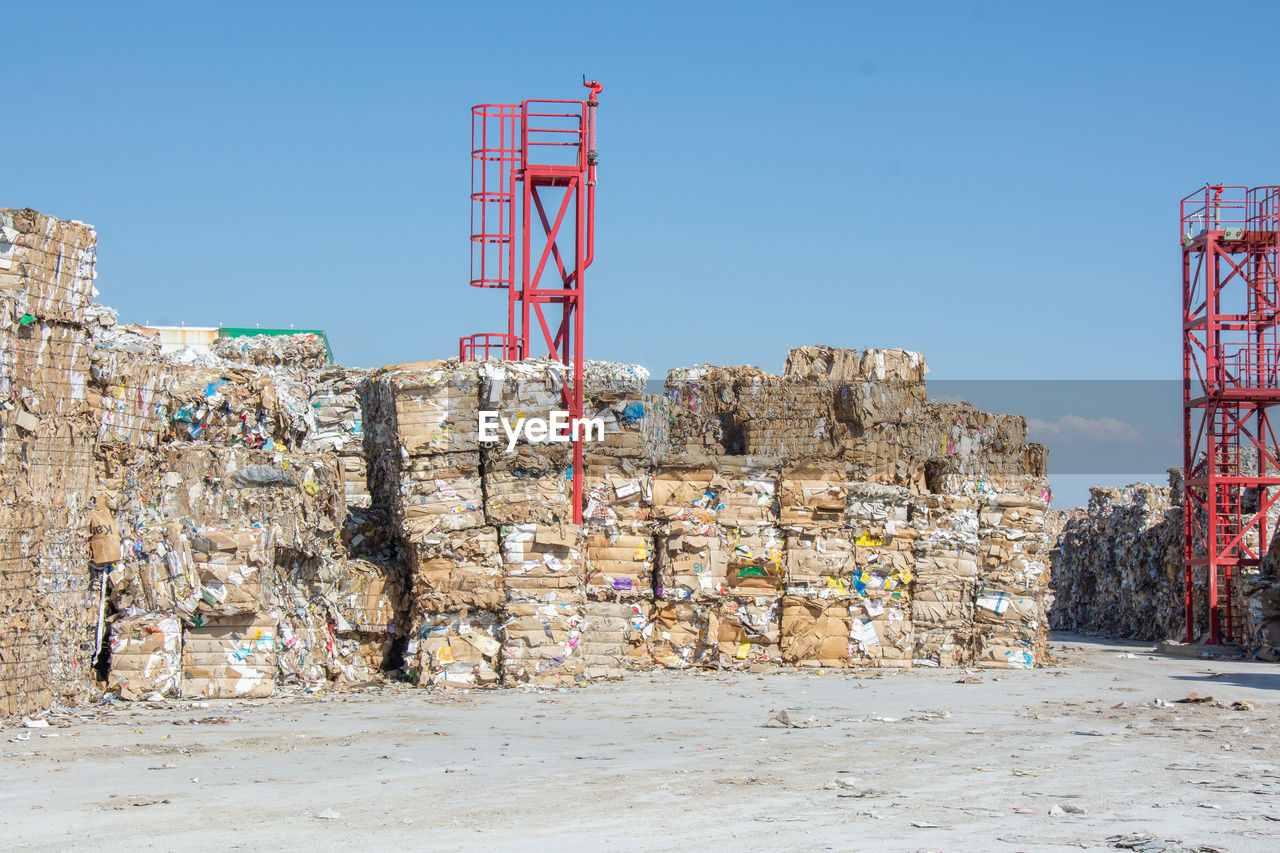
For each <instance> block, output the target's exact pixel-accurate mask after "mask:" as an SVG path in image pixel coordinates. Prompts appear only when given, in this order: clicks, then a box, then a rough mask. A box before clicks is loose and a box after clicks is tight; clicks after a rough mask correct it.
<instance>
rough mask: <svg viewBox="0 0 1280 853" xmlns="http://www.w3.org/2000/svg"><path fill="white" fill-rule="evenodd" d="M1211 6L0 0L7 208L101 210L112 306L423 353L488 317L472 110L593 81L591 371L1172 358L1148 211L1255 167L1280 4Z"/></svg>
mask: <svg viewBox="0 0 1280 853" xmlns="http://www.w3.org/2000/svg"><path fill="white" fill-rule="evenodd" d="M264 7H266V8H264ZM1231 18H1232V21H1233V22H1234V24H1233V25H1232V28H1231V29H1229V30H1224V32H1225V33H1226V34H1227V35H1229V36H1231V38H1228V37H1226V35H1224V36H1223V37H1221V38H1217V37H1213V38H1209V37H1207V36H1205V35H1202V34H1201V32H1200V31H1201V30H1204V29H1205V28H1206V27H1210V26H1212V25H1211V24H1210V23H1208V18H1207V9H1206V7H1205V6H1204V5H1203V4H1199V3H1197V4H1190V3H1186V4H1183V3H1171V2H1161V3H1088V2H1086V3H1078V2H1076V3H1053V4H1048V3H1034V2H1021V3H991V2H975V3H961V2H958V3H942V2H938V3H898V4H885V3H879V2H877V3H857V2H849V3H838V4H825V3H806V4H785V5H784V4H780V3H776V4H755V3H742V2H738V3H726V4H716V3H708V4H691V3H680V4H664V3H643V4H641V3H632V4H611V3H589V4H574V3H554V4H553V3H543V4H536V5H534V4H503V3H486V4H426V3H418V4H409V3H403V4H398V3H386V4H379V5H376V6H370V7H367V8H361V7H358V6H355V5H352V4H329V3H308V4H301V3H298V4H287V3H280V4H270V5H268V4H235V3H231V4H220V5H216V6H214V5H204V6H201V7H196V6H194V5H193V6H184V5H179V4H154V5H148V4H129V5H128V6H126V7H117V8H106V4H88V3H60V4H56V5H51V4H30V3H28V4H18V5H17V6H15V7H14V8H12V9H7V10H6V12H5V16H4V20H5V30H6V39H5V66H6V97H5V115H6V117H7V121H6V125H7V128H6V130H7V131H8V132H7V133H6V140H7V143H8V144H7V145H6V155H7V157H6V160H7V165H6V168H5V170H4V172H3V175H4V177H3V180H2V181H0V205H4V206H31V207H35V208H37V209H40V210H43V211H47V212H49V213H52V214H55V215H57V216H62V217H67V218H77V219H82V220H85V221H88V222H91V223H93V224H94V225H96V226H97V228H98V229H99V234H100V251H99V268H100V274H99V275H100V277H99V281H98V285H99V288H100V290H101V301H103V302H106V303H108V304H111V305H114V306H116V307H118V308H119V309H120V311H121V315H122V318H123V319H124V320H125V321H128V322H152V323H178V322H185V323H187V324H190V325H206V324H208V325H214V324H223V325H253V324H254V323H260V324H262V325H263V326H278V325H284V326H287V325H289V324H290V323H292V324H294V325H296V326H299V327H319V328H324V329H327V330H328V331H329V334H330V338H331V340H332V342H333V345H334V348H335V352H336V354H337V356H338V358H339V359H340V360H341V361H343V362H346V363H350V364H358V365H365V366H372V365H376V364H382V363H389V362H397V361H406V360H413V359H420V358H430V357H439V356H444V355H448V354H450V353H451V352H454V351H455V349H456V340H457V337H458V336H459V335H460V334H463V333H470V332H473V331H482V330H497V329H498V328H499V327H501V326H502V325H503V324H504V315H503V305H502V300H501V299H500V298H498V297H497V296H496V295H495V294H493V293H488V292H483V291H478V290H473V289H471V288H468V287H467V285H466V280H467V276H468V258H469V255H468V243H467V228H468V202H467V193H468V191H469V164H468V148H469V115H468V108H469V107H470V105H471V104H473V103H478V102H482V101H518V100H520V99H522V98H578V97H581V96H582V92H583V90H582V89H581V86H580V82H579V81H580V77H581V75H582V74H583V73H586V74H587V75H588V76H590V77H596V78H598V79H600V80H601V81H602V82H603V83H604V84H605V91H604V94H603V95H602V97H601V106H600V116H599V148H600V153H601V165H600V185H599V195H598V214H597V217H598V223H597V224H598V239H597V260H596V264H595V266H594V267H593V268H592V271H591V275H590V278H589V288H590V291H589V294H588V298H587V306H588V307H587V319H588V334H587V339H586V340H587V351H588V355H589V356H591V357H596V358H608V359H620V360H630V361H638V362H640V363H642V364H645V365H646V366H648V367H649V368H650V369H651V370H653V371H654V372H655V373H660V372H661V371H663V370H665V369H666V368H667V367H669V366H672V365H677V364H689V363H696V362H703V361H711V362H715V363H722V364H728V363H753V364H758V365H760V366H762V367H765V368H768V369H774V370H777V369H779V368H780V367H781V364H782V361H783V358H784V357H785V354H786V350H787V348H788V347H790V346H795V345H799V344H804V343H828V344H835V345H843V346H851V347H866V346H902V347H908V348H913V349H920V350H923V351H924V352H925V353H926V355H927V357H928V360H929V363H930V365H931V367H932V368H933V374H932V375H933V377H935V378H947V379H952V378H954V379H974V378H978V379H1003V378H1016V379H1029V378H1040V377H1046V378H1073V379H1075V378H1158V377H1163V378H1173V377H1176V376H1177V375H1178V369H1179V366H1178V365H1179V351H1180V350H1179V346H1180V344H1179V336H1178V330H1177V322H1178V309H1179V282H1178V274H1179V273H1178V260H1179V255H1178V243H1177V239H1178V233H1177V219H1176V217H1177V200H1178V199H1179V198H1180V197H1181V196H1183V195H1185V194H1186V193H1188V192H1190V191H1192V190H1193V189H1195V188H1196V187H1197V186H1200V185H1202V184H1203V183H1205V182H1206V181H1210V182H1219V181H1222V182H1227V183H1245V184H1261V183H1275V182H1277V181H1280V174H1277V168H1278V167H1277V165H1276V162H1275V154H1276V151H1277V145H1276V140H1277V139H1278V138H1280V112H1278V111H1277V110H1276V108H1275V107H1276V104H1275V99H1276V92H1277V90H1278V87H1277V83H1280V80H1278V79H1277V78H1278V77H1280V71H1278V70H1277V69H1278V68H1280V66H1277V65H1276V63H1275V62H1274V58H1273V57H1271V56H1270V54H1269V53H1268V52H1267V51H1266V50H1265V49H1263V48H1262V47H1259V46H1258V45H1261V44H1263V43H1265V41H1264V40H1253V41H1251V40H1250V38H1248V36H1249V34H1251V33H1267V32H1272V31H1274V30H1275V28H1276V26H1277V24H1280V12H1277V7H1276V6H1275V5H1273V4H1262V3H1256V4H1254V3H1248V2H1245V3H1237V4H1234V5H1233V7H1232V12H1231ZM1224 26H1225V25H1224ZM1242 36H1244V37H1242ZM1255 42H1256V44H1255ZM1250 44H1254V46H1253V47H1250V46H1249V45H1250ZM1232 54H1238V55H1232ZM1176 461H1177V460H1171V463H1173V462H1176Z"/></svg>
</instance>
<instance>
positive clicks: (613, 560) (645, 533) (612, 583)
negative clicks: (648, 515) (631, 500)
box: [584, 522, 654, 601]
mask: <svg viewBox="0 0 1280 853" xmlns="http://www.w3.org/2000/svg"><path fill="white" fill-rule="evenodd" d="M584 532H585V535H586V559H587V580H586V586H587V597H588V598H590V599H592V600H596V601H630V600H632V599H640V598H650V597H652V596H653V565H654V544H653V531H652V530H651V529H650V528H649V526H648V525H647V524H645V523H644V522H635V523H632V524H626V523H621V524H618V523H614V524H599V523H593V524H590V525H588V526H587V527H586V528H585V531H584Z"/></svg>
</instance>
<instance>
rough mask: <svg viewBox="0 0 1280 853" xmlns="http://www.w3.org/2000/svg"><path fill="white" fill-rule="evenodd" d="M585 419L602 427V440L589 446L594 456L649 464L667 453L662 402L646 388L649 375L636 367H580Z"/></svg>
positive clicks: (607, 364) (666, 425)
mask: <svg viewBox="0 0 1280 853" xmlns="http://www.w3.org/2000/svg"><path fill="white" fill-rule="evenodd" d="M584 368H585V369H584V373H585V382H584V388H583V390H584V397H585V405H584V409H583V413H584V415H585V417H587V418H599V419H600V420H601V421H602V422H603V423H604V436H603V438H602V439H600V440H598V441H593V442H592V443H591V444H590V450H591V452H592V453H593V454H595V455H597V456H611V457H614V458H625V459H630V460H633V461H636V462H643V463H646V464H648V463H651V462H652V460H653V459H655V458H657V457H658V456H661V455H663V454H664V453H665V452H666V450H667V445H668V443H669V440H668V432H669V419H668V418H666V417H665V410H666V408H667V406H666V402H667V401H666V399H665V397H664V396H663V395H662V394H657V393H653V392H652V391H651V389H650V388H649V382H648V380H649V371H648V370H646V369H645V368H643V367H641V366H640V365H638V364H619V363H617V362H610V361H587V362H586V364H585V365H584Z"/></svg>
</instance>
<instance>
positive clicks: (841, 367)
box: [782, 346, 867, 384]
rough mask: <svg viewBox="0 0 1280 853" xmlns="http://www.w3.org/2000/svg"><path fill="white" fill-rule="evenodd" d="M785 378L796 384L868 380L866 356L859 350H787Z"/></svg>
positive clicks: (802, 348)
mask: <svg viewBox="0 0 1280 853" xmlns="http://www.w3.org/2000/svg"><path fill="white" fill-rule="evenodd" d="M782 372H783V375H784V376H787V377H790V378H792V379H796V380H806V379H807V380H813V381H822V382H831V383H836V384H843V383H848V382H860V381H863V380H865V379H867V377H866V375H865V374H863V372H862V355H861V353H859V352H858V351H857V350H856V349H845V348H843V347H832V346H803V347H792V348H791V349H789V350H787V360H786V362H785V364H784V366H783V370H782Z"/></svg>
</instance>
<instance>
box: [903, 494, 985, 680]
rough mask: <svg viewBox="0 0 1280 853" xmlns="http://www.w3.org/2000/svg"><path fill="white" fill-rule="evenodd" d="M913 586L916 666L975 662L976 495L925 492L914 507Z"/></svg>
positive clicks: (914, 655)
mask: <svg viewBox="0 0 1280 853" xmlns="http://www.w3.org/2000/svg"><path fill="white" fill-rule="evenodd" d="M912 524H913V527H914V528H915V530H916V534H917V535H916V541H915V546H914V548H913V551H914V557H915V587H914V594H913V595H912V599H911V623H912V629H913V644H914V647H915V648H914V652H913V654H912V657H913V660H914V662H915V664H916V665H917V666H920V665H923V666H942V667H951V666H967V665H969V664H970V663H971V662H972V661H973V644H974V603H975V600H976V596H977V589H978V551H979V537H978V506H977V501H976V500H975V499H974V498H970V497H964V496H958V495H921V496H919V497H917V498H916V500H915V503H914V505H913V507H912Z"/></svg>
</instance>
